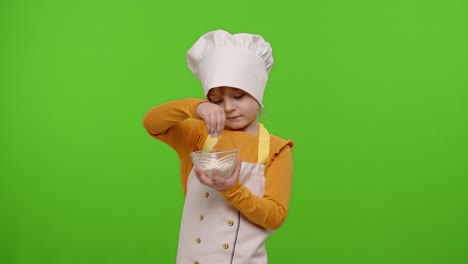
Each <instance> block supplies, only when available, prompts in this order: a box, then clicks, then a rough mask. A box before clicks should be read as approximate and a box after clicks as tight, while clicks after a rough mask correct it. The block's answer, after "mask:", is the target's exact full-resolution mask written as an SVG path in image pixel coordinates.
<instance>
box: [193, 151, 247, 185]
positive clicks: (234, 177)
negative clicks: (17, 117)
mask: <svg viewBox="0 0 468 264" xmlns="http://www.w3.org/2000/svg"><path fill="white" fill-rule="evenodd" d="M241 164H242V161H241V160H240V159H238V160H237V164H236V167H235V168H234V171H233V172H232V174H231V176H229V177H228V178H226V179H225V178H223V177H221V176H219V173H218V172H217V171H216V170H213V176H214V177H213V178H208V176H206V174H205V173H204V172H203V171H202V170H201V169H199V168H194V169H193V170H194V171H195V175H196V176H197V179H198V181H200V182H201V183H202V184H204V185H206V186H209V187H211V188H213V189H215V190H218V191H225V190H227V189H229V188H231V187H232V186H233V185H234V184H235V183H236V182H238V181H239V175H240V169H241Z"/></svg>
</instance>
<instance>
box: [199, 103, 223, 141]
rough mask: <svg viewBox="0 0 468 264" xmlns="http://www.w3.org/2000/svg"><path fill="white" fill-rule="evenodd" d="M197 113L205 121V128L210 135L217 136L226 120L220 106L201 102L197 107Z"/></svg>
mask: <svg viewBox="0 0 468 264" xmlns="http://www.w3.org/2000/svg"><path fill="white" fill-rule="evenodd" d="M197 115H198V117H200V118H201V119H203V120H204V121H205V124H206V130H207V131H208V134H210V136H211V137H215V138H218V137H219V136H220V135H221V132H223V129H224V123H225V122H226V115H225V113H224V109H223V108H222V107H221V106H219V105H216V104H213V103H210V102H203V103H201V104H199V105H198V107H197Z"/></svg>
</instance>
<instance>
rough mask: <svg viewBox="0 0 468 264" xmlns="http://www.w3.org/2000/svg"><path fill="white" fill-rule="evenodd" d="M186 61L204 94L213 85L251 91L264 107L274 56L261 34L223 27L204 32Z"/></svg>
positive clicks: (191, 49)
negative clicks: (232, 32) (231, 31)
mask: <svg viewBox="0 0 468 264" xmlns="http://www.w3.org/2000/svg"><path fill="white" fill-rule="evenodd" d="M187 64H188V67H189V69H190V70H191V71H192V73H193V74H195V76H196V77H197V79H198V80H200V82H201V84H202V87H203V91H204V93H205V97H206V96H207V94H208V91H209V90H210V89H211V88H215V87H220V86H229V87H234V88H239V89H242V90H244V91H246V92H248V93H249V94H250V95H252V96H253V97H254V98H255V99H256V100H257V101H258V102H259V103H260V105H261V106H262V107H263V104H262V100H263V92H264V90H265V87H266V83H267V80H268V74H269V73H270V70H271V67H272V65H273V56H272V50H271V46H270V44H269V43H268V42H266V41H265V40H264V39H263V38H262V36H260V35H256V34H248V33H238V34H230V33H229V32H226V31H224V30H214V31H211V32H208V33H205V34H204V35H202V36H201V37H200V38H199V39H198V40H197V41H196V42H195V44H194V45H193V46H192V47H191V48H190V49H189V51H188V52H187Z"/></svg>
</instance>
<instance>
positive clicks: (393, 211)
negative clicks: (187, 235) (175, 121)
mask: <svg viewBox="0 0 468 264" xmlns="http://www.w3.org/2000/svg"><path fill="white" fill-rule="evenodd" d="M467 14H468V4H467V2H466V1H463V0H458V1H457V0H446V1H423V0H414V1H412V0H396V1H371V0H368V1H364V0H356V1H344V0H341V1H337V0H327V1H302V2H301V1H283V2H279V1H266V0H261V1H246V0H241V1H140V0H132V1H122V0H120V1H104V0H95V1H58V0H57V1H52V0H48V1H22V0H16V1H13V0H10V1H8V0H7V1H5V0H4V1H1V2H0V30H1V31H0V33H1V35H0V45H1V46H0V67H1V68H0V70H1V72H0V74H1V75H0V98H1V101H0V117H1V130H0V131H1V137H0V148H1V155H2V156H1V168H0V169H1V170H0V173H1V176H0V214H1V215H0V263H2V264H25V263H27V264H42V263H47V264H49V263H50V264H59V263H60V264H75V263H80V264H81V263H83V264H88V263H109V264H116V263H138V264H143V263H174V258H175V253H176V247H177V239H178V227H179V219H180V215H181V209H182V204H183V193H182V189H181V185H180V180H179V176H178V173H179V168H178V160H177V156H176V154H175V152H173V151H172V150H171V149H170V148H169V147H168V146H166V145H165V144H163V143H161V142H159V141H157V140H155V139H153V138H151V137H150V136H148V135H147V134H146V132H145V131H144V129H143V126H142V124H141V121H142V118H143V115H144V114H145V112H146V111H147V110H148V109H149V108H151V107H152V106H154V105H157V104H160V103H162V102H165V101H168V100H173V99H181V98H186V97H201V96H202V90H201V88H200V84H199V82H198V81H197V80H196V79H195V77H194V76H193V75H192V74H191V73H190V71H189V70H188V69H187V66H186V59H185V55H186V52H187V50H188V49H189V48H190V46H191V45H192V44H193V42H194V41H195V40H196V39H197V38H198V37H199V36H200V35H201V34H203V33H205V32H207V31H210V30H214V29H218V28H222V29H225V30H228V31H231V32H251V33H260V34H262V35H263V36H264V37H265V39H267V40H268V41H269V42H270V43H271V44H272V46H273V49H274V59H275V64H274V66H273V69H272V71H271V76H270V81H269V83H268V87H267V90H266V94H265V100H264V104H265V117H264V118H262V122H263V123H265V125H266V126H267V128H268V129H269V130H270V132H272V133H274V134H277V135H279V136H282V137H284V138H288V139H293V140H294V141H295V143H296V146H295V152H294V159H295V174H294V186H293V187H294V189H293V193H292V202H291V207H290V213H289V216H288V218H287V220H286V222H285V224H284V225H283V226H282V228H281V229H279V230H278V231H277V232H276V233H275V234H274V235H273V236H272V237H271V238H270V239H269V240H268V245H267V246H268V250H269V256H270V263H273V264H274V263H321V264H328V263H330V264H331V263H340V264H341V263H348V264H350V263H357V264H364V263H369V264H384V263H392V264H406V263H408V264H419V263H421V264H422V263H424V264H431V263H441V264H442V263H443V264H462V263H463V264H466V263H468V180H467V176H468V136H467V135H468V101H467V100H468V97H467V90H468V77H467V73H468V67H467V66H468V65H467V61H468V48H467V47H468V16H467Z"/></svg>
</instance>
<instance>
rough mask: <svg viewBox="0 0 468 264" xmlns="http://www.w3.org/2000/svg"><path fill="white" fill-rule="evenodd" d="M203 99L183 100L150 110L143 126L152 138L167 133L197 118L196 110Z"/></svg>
mask: <svg viewBox="0 0 468 264" xmlns="http://www.w3.org/2000/svg"><path fill="white" fill-rule="evenodd" d="M204 101H205V100H202V99H192V98H191V99H183V100H177V101H171V102H167V103H164V104H161V105H158V106H156V107H153V108H152V109H150V110H149V111H148V112H147V113H146V115H145V116H144V118H143V126H144V127H145V129H146V131H148V133H149V134H150V135H152V136H158V135H161V134H164V133H165V132H167V130H168V129H169V128H171V127H172V126H174V125H175V124H177V123H179V122H182V121H184V120H186V119H188V118H197V117H198V116H197V113H196V109H197V106H198V104H200V103H201V102H204Z"/></svg>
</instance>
